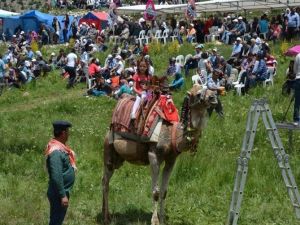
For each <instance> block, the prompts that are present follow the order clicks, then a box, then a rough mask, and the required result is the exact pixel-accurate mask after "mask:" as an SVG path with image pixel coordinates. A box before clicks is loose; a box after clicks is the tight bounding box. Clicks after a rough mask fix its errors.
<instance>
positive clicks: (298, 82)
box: [293, 79, 300, 122]
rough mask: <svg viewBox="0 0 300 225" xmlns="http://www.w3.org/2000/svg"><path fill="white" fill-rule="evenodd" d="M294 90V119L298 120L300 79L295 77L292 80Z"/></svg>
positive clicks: (299, 119)
mask: <svg viewBox="0 0 300 225" xmlns="http://www.w3.org/2000/svg"><path fill="white" fill-rule="evenodd" d="M294 90H295V92H294V93H295V103H294V116H293V118H294V121H295V122H300V118H299V109H300V79H296V80H295V82H294Z"/></svg>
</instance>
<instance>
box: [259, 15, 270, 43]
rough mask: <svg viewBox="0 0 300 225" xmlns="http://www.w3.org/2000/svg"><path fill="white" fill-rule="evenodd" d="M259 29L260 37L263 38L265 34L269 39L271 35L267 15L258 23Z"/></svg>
mask: <svg viewBox="0 0 300 225" xmlns="http://www.w3.org/2000/svg"><path fill="white" fill-rule="evenodd" d="M258 28H259V36H260V37H261V34H263V36H264V38H265V39H267V38H268V33H269V21H268V18H267V15H266V14H264V15H262V16H261V18H260V21H259V22H258Z"/></svg>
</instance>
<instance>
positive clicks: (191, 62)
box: [184, 44, 204, 76]
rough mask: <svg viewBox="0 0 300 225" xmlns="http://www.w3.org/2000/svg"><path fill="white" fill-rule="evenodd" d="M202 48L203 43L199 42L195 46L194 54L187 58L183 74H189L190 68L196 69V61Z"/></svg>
mask: <svg viewBox="0 0 300 225" xmlns="http://www.w3.org/2000/svg"><path fill="white" fill-rule="evenodd" d="M203 48H204V45H203V44H199V45H197V46H196V47H195V50H196V54H195V55H194V56H192V57H191V58H190V59H187V61H186V63H185V65H184V68H185V76H188V75H189V70H190V69H196V68H197V67H198V62H199V60H200V58H201V54H202V50H203Z"/></svg>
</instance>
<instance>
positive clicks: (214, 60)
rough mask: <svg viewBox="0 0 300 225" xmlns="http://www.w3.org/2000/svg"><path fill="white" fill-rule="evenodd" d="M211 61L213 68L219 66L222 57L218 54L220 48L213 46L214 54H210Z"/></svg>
mask: <svg viewBox="0 0 300 225" xmlns="http://www.w3.org/2000/svg"><path fill="white" fill-rule="evenodd" d="M209 61H210V63H211V66H212V68H213V69H216V68H217V67H218V64H219V61H220V57H219V55H218V49H217V48H213V49H212V54H211V55H210V56H209Z"/></svg>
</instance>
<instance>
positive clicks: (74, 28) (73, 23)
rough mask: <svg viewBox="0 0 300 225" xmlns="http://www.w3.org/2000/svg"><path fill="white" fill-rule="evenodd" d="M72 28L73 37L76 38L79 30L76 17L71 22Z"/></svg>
mask: <svg viewBox="0 0 300 225" xmlns="http://www.w3.org/2000/svg"><path fill="white" fill-rule="evenodd" d="M71 30H72V38H74V39H76V38H77V31H78V27H77V21H76V19H74V20H73V21H72V23H71Z"/></svg>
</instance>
